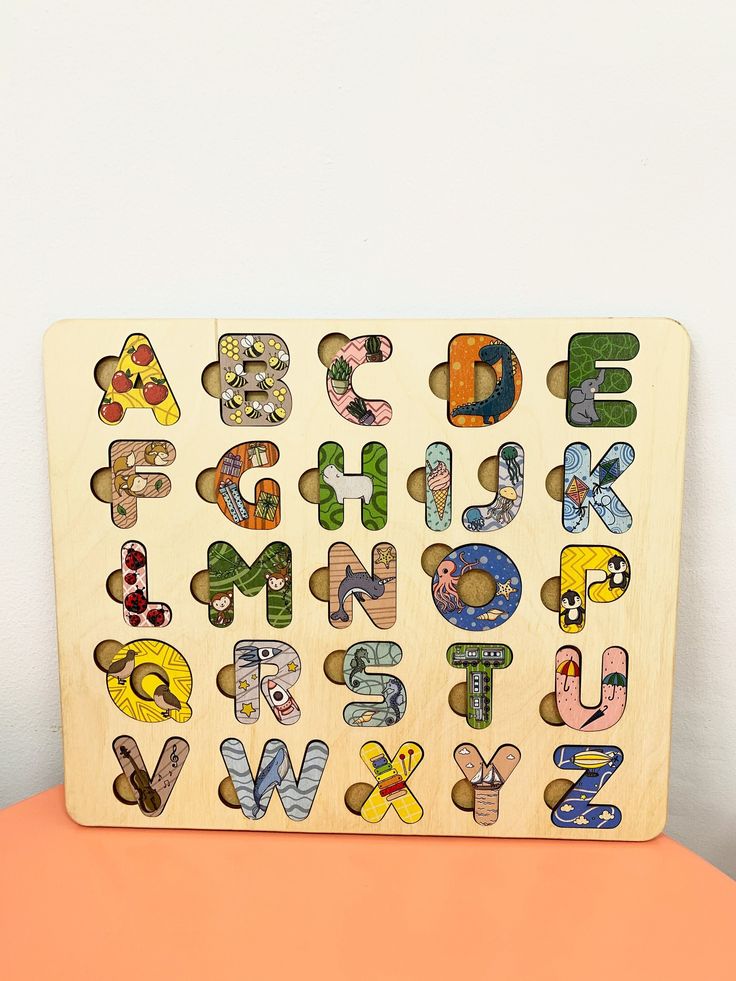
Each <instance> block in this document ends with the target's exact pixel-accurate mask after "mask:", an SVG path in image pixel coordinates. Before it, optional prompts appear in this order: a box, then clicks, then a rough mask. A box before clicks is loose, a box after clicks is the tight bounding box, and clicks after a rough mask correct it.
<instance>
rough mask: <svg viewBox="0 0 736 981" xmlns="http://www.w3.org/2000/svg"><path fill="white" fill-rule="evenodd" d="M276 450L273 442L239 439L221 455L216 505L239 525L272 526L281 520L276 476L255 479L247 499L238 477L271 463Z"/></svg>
mask: <svg viewBox="0 0 736 981" xmlns="http://www.w3.org/2000/svg"><path fill="white" fill-rule="evenodd" d="M278 459H279V451H278V448H277V447H276V446H275V445H274V444H273V443H268V442H263V443H239V444H238V445H237V446H232V447H231V448H230V449H229V450H228V451H227V453H225V454H223V456H221V457H220V462H219V463H218V464H217V470H216V472H215V487H216V488H217V506H218V507H219V509H220V510H221V511H222V513H223V514H224V515H225V517H226V518H227V519H228V520H229V521H232V523H233V524H235V525H238V526H239V527H240V528H250V529H253V530H257V531H261V530H272V529H273V528H275V527H276V526H277V525H278V523H279V522H280V521H281V489H280V488H279V485H278V484H277V483H276V481H275V480H271V479H270V478H268V477H267V478H265V479H263V480H259V481H257V482H256V486H255V490H254V492H253V493H254V494H255V501H246V500H245V499H244V498H243V496H242V494H241V493H240V478H241V477H242V475H243V474H244V473H245V472H246V471H247V470H251V469H253V468H254V467H272V466H273V465H274V464H275V463H277V462H278Z"/></svg>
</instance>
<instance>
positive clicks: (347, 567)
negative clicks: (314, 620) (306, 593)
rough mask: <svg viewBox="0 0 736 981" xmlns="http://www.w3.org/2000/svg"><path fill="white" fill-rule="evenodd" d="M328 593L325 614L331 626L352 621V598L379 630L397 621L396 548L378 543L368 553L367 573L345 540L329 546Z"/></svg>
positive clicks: (341, 626) (387, 543)
mask: <svg viewBox="0 0 736 981" xmlns="http://www.w3.org/2000/svg"><path fill="white" fill-rule="evenodd" d="M328 569H329V585H330V595H329V604H328V615H329V619H330V623H331V624H332V626H333V627H337V628H338V629H343V628H344V627H348V626H350V624H351V623H352V622H353V600H357V601H358V603H359V604H360V605H361V606H362V608H363V610H364V612H365V614H366V616H367V617H368V619H369V620H370V621H371V623H372V624H374V626H376V627H378V628H379V629H380V630H387V629H388V628H389V627H393V625H394V624H395V623H396V549H395V548H394V547H393V545H391V544H390V543H389V542H379V544H378V545H375V546H374V547H373V551H372V553H371V572H370V573H368V572H367V571H366V569H365V566H364V565H363V564H362V563H361V561H360V559H359V558H358V556H357V555H356V554H355V552H354V551H353V550H352V549H351V548H350V546H349V545H346V544H345V543H344V542H336V543H335V544H334V545H331V546H330V551H329V558H328Z"/></svg>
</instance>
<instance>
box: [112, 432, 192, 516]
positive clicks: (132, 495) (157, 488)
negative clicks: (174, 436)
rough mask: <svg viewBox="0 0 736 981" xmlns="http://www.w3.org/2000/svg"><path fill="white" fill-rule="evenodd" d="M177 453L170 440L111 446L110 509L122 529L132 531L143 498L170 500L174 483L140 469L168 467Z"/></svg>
mask: <svg viewBox="0 0 736 981" xmlns="http://www.w3.org/2000/svg"><path fill="white" fill-rule="evenodd" d="M175 459H176V450H175V449H174V446H173V444H172V443H169V442H168V440H165V439H164V440H145V439H118V440H115V441H114V442H113V443H111V444H110V474H111V476H112V497H111V503H110V510H111V512H112V520H113V523H114V524H115V525H116V526H117V527H118V528H123V529H128V528H132V527H133V525H134V524H135V523H136V521H137V520H138V499H139V498H145V499H150V498H161V497H166V496H167V494H168V493H169V491H170V490H171V481H170V480H169V478H168V477H167V476H166V475H165V474H162V473H156V472H153V473H151V472H143V473H141V472H140V469H139V468H140V467H168V466H170V465H171V464H172V463H173V462H174V460H175Z"/></svg>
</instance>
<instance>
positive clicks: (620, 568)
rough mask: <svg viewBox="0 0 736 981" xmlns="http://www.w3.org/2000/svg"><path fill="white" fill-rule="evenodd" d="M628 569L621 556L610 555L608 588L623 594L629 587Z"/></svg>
mask: <svg viewBox="0 0 736 981" xmlns="http://www.w3.org/2000/svg"><path fill="white" fill-rule="evenodd" d="M629 576H630V573H629V567H628V565H627V563H626V559H625V558H624V557H623V556H622V555H612V556H611V558H610V559H609V560H608V577H607V578H608V588H609V589H620V590H621V592H623V591H624V590H625V589H626V588H627V586H628V585H629Z"/></svg>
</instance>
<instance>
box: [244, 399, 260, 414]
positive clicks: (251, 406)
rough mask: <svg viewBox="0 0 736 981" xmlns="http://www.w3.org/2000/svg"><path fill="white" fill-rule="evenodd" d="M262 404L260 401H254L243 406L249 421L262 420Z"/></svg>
mask: <svg viewBox="0 0 736 981" xmlns="http://www.w3.org/2000/svg"><path fill="white" fill-rule="evenodd" d="M261 408H262V406H261V403H260V402H259V401H258V399H253V401H252V402H246V403H245V405H244V406H243V412H244V413H245V415H246V417H247V418H248V419H260V418H261Z"/></svg>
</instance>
